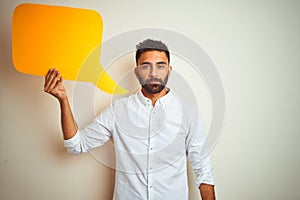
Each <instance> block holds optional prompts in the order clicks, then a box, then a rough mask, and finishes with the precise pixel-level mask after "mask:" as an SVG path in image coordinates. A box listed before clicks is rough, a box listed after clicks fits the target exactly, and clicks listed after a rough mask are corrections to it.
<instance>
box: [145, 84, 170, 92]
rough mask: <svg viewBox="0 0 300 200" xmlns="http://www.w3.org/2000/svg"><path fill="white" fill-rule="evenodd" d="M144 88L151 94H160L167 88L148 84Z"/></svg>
mask: <svg viewBox="0 0 300 200" xmlns="http://www.w3.org/2000/svg"><path fill="white" fill-rule="evenodd" d="M142 87H143V88H144V89H145V90H146V91H147V92H149V93H151V94H157V93H160V92H161V91H162V90H163V89H164V88H165V86H164V85H161V84H146V85H143V86H142Z"/></svg>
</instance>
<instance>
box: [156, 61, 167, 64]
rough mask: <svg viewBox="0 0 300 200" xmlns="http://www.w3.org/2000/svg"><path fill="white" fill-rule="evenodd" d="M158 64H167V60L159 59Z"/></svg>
mask: <svg viewBox="0 0 300 200" xmlns="http://www.w3.org/2000/svg"><path fill="white" fill-rule="evenodd" d="M156 64H167V63H166V62H165V61H159V62H157V63H156Z"/></svg>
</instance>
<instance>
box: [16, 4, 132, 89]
mask: <svg viewBox="0 0 300 200" xmlns="http://www.w3.org/2000/svg"><path fill="white" fill-rule="evenodd" d="M102 31H103V21H102V17H101V15H100V14H99V13H98V12H97V11H95V10H89V9H81V8H70V7H64V6H52V5H43V4H28V3H24V4H20V5H18V6H17V7H16V8H15V10H14V13H13V20H12V57H13V58H12V59H13V64H14V67H15V68H16V69H17V70H18V71H19V72H21V73H25V74H31V75H37V76H45V74H46V73H47V71H48V70H49V68H53V67H55V68H57V69H58V70H59V71H60V72H61V75H62V76H63V77H64V79H67V80H75V81H84V82H92V83H93V84H94V85H95V86H97V87H98V88H99V89H101V90H103V91H105V92H108V93H110V94H112V93H113V92H114V93H115V94H123V93H126V92H127V90H125V89H123V88H122V87H120V86H118V85H117V84H116V83H115V81H114V80H113V79H112V78H111V77H110V76H109V75H108V74H107V72H105V70H104V68H103V67H102V66H101V64H100V51H101V49H98V51H99V54H97V56H91V54H92V53H91V52H95V48H96V49H97V48H99V44H101V40H102ZM91 59H93V60H91ZM87 60H88V61H87ZM83 63H85V64H87V63H89V64H91V65H89V68H86V69H88V70H86V71H85V74H83V73H82V72H81V73H80V76H78V72H79V70H80V69H81V68H82V64H83Z"/></svg>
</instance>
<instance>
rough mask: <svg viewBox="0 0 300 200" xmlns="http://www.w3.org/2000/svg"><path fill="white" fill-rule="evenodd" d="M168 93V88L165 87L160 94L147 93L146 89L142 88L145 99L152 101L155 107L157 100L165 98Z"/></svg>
mask: <svg viewBox="0 0 300 200" xmlns="http://www.w3.org/2000/svg"><path fill="white" fill-rule="evenodd" d="M168 92H169V89H168V88H166V87H165V88H164V89H163V90H162V91H160V92H159V93H156V94H152V93H150V92H148V91H146V90H145V89H144V88H142V93H143V95H144V96H145V97H147V98H149V99H151V101H152V105H153V106H154V105H155V103H156V101H157V99H159V98H161V97H163V96H165V95H166V94H167V93H168Z"/></svg>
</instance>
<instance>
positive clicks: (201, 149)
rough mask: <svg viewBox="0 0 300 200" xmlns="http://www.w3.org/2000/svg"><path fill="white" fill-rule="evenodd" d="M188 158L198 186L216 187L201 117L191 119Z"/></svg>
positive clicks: (187, 144)
mask: <svg viewBox="0 0 300 200" xmlns="http://www.w3.org/2000/svg"><path fill="white" fill-rule="evenodd" d="M186 141H187V142H186V149H187V153H188V158H189V160H190V162H191V165H192V168H193V170H194V172H195V175H196V184H197V185H198V186H199V185H200V184H201V183H206V184H210V185H214V184H215V183H214V179H213V166H212V162H211V159H210V155H209V151H208V149H207V148H206V146H205V142H206V133H205V131H204V126H203V123H202V120H201V118H200V116H199V115H194V117H193V119H191V125H190V130H189V135H188V138H187V140H186Z"/></svg>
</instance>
